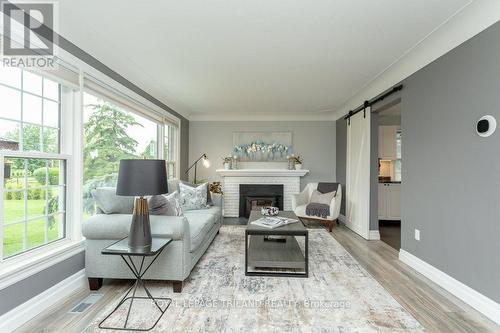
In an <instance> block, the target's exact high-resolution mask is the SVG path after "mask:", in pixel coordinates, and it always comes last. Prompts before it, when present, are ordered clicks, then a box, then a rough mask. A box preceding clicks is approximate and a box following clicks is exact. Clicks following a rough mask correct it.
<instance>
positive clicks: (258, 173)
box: [215, 169, 309, 177]
mask: <svg viewBox="0 0 500 333" xmlns="http://www.w3.org/2000/svg"><path fill="white" fill-rule="evenodd" d="M215 172H217V174H218V175H220V176H221V177H303V176H305V175H306V174H307V173H308V172H309V170H287V169H241V170H226V169H218V170H216V171H215Z"/></svg>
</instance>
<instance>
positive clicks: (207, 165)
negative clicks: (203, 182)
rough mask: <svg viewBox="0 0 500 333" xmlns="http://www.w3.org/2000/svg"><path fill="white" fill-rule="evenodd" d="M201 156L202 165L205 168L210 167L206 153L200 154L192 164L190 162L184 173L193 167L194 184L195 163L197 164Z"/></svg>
mask: <svg viewBox="0 0 500 333" xmlns="http://www.w3.org/2000/svg"><path fill="white" fill-rule="evenodd" d="M202 158H203V166H204V167H205V168H207V169H208V168H210V161H209V160H208V157H207V154H201V156H200V157H199V158H198V159H197V160H196V161H194V163H193V164H191V166H190V167H189V168H188V169H187V170H186V174H187V173H188V172H189V170H191V169H192V168H193V167H194V181H193V184H196V165H197V164H198V162H199V161H200V160H201V159H202Z"/></svg>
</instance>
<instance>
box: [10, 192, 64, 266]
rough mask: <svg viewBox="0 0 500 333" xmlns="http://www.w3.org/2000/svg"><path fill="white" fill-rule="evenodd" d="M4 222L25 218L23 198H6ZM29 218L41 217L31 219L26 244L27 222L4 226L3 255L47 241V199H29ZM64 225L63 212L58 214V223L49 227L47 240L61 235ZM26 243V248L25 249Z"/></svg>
mask: <svg viewBox="0 0 500 333" xmlns="http://www.w3.org/2000/svg"><path fill="white" fill-rule="evenodd" d="M3 205H4V206H3V208H4V223H7V224H8V223H12V222H15V221H20V220H21V221H22V220H24V201H23V200H4V201H3ZM27 208H28V209H27V215H28V218H35V217H37V216H40V218H39V219H34V220H32V221H29V222H28V224H27V234H26V244H24V232H25V223H19V224H14V225H10V226H4V229H3V233H4V234H3V256H4V258H5V257H8V256H10V255H13V254H16V253H19V252H22V251H23V250H27V249H30V248H33V247H36V246H39V245H42V244H44V243H45V217H43V215H44V209H45V200H28V207H27ZM61 225H62V214H61V215H57V216H56V223H55V224H54V225H53V226H52V228H50V227H49V229H48V232H47V241H48V242H50V241H53V240H56V239H58V238H59V237H58V236H59V228H60V227H61ZM24 245H26V248H24V249H23V247H24Z"/></svg>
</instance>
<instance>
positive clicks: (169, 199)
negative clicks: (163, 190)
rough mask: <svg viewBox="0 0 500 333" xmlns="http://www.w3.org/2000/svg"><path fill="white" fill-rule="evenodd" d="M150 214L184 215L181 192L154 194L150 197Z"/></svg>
mask: <svg viewBox="0 0 500 333" xmlns="http://www.w3.org/2000/svg"><path fill="white" fill-rule="evenodd" d="M148 206H149V214H150V215H165V216H182V215H183V213H182V208H181V203H180V196H179V192H177V191H175V192H174V193H171V194H162V195H153V196H152V197H151V198H149V199H148Z"/></svg>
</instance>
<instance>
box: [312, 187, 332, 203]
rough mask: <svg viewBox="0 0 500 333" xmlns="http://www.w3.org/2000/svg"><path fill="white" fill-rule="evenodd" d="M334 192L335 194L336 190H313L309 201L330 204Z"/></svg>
mask: <svg viewBox="0 0 500 333" xmlns="http://www.w3.org/2000/svg"><path fill="white" fill-rule="evenodd" d="M336 194H337V191H333V192H327V193H321V192H320V191H318V190H315V191H313V193H312V194H311V200H309V201H310V203H317V204H323V205H330V203H331V202H332V199H333V197H335V195H336Z"/></svg>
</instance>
